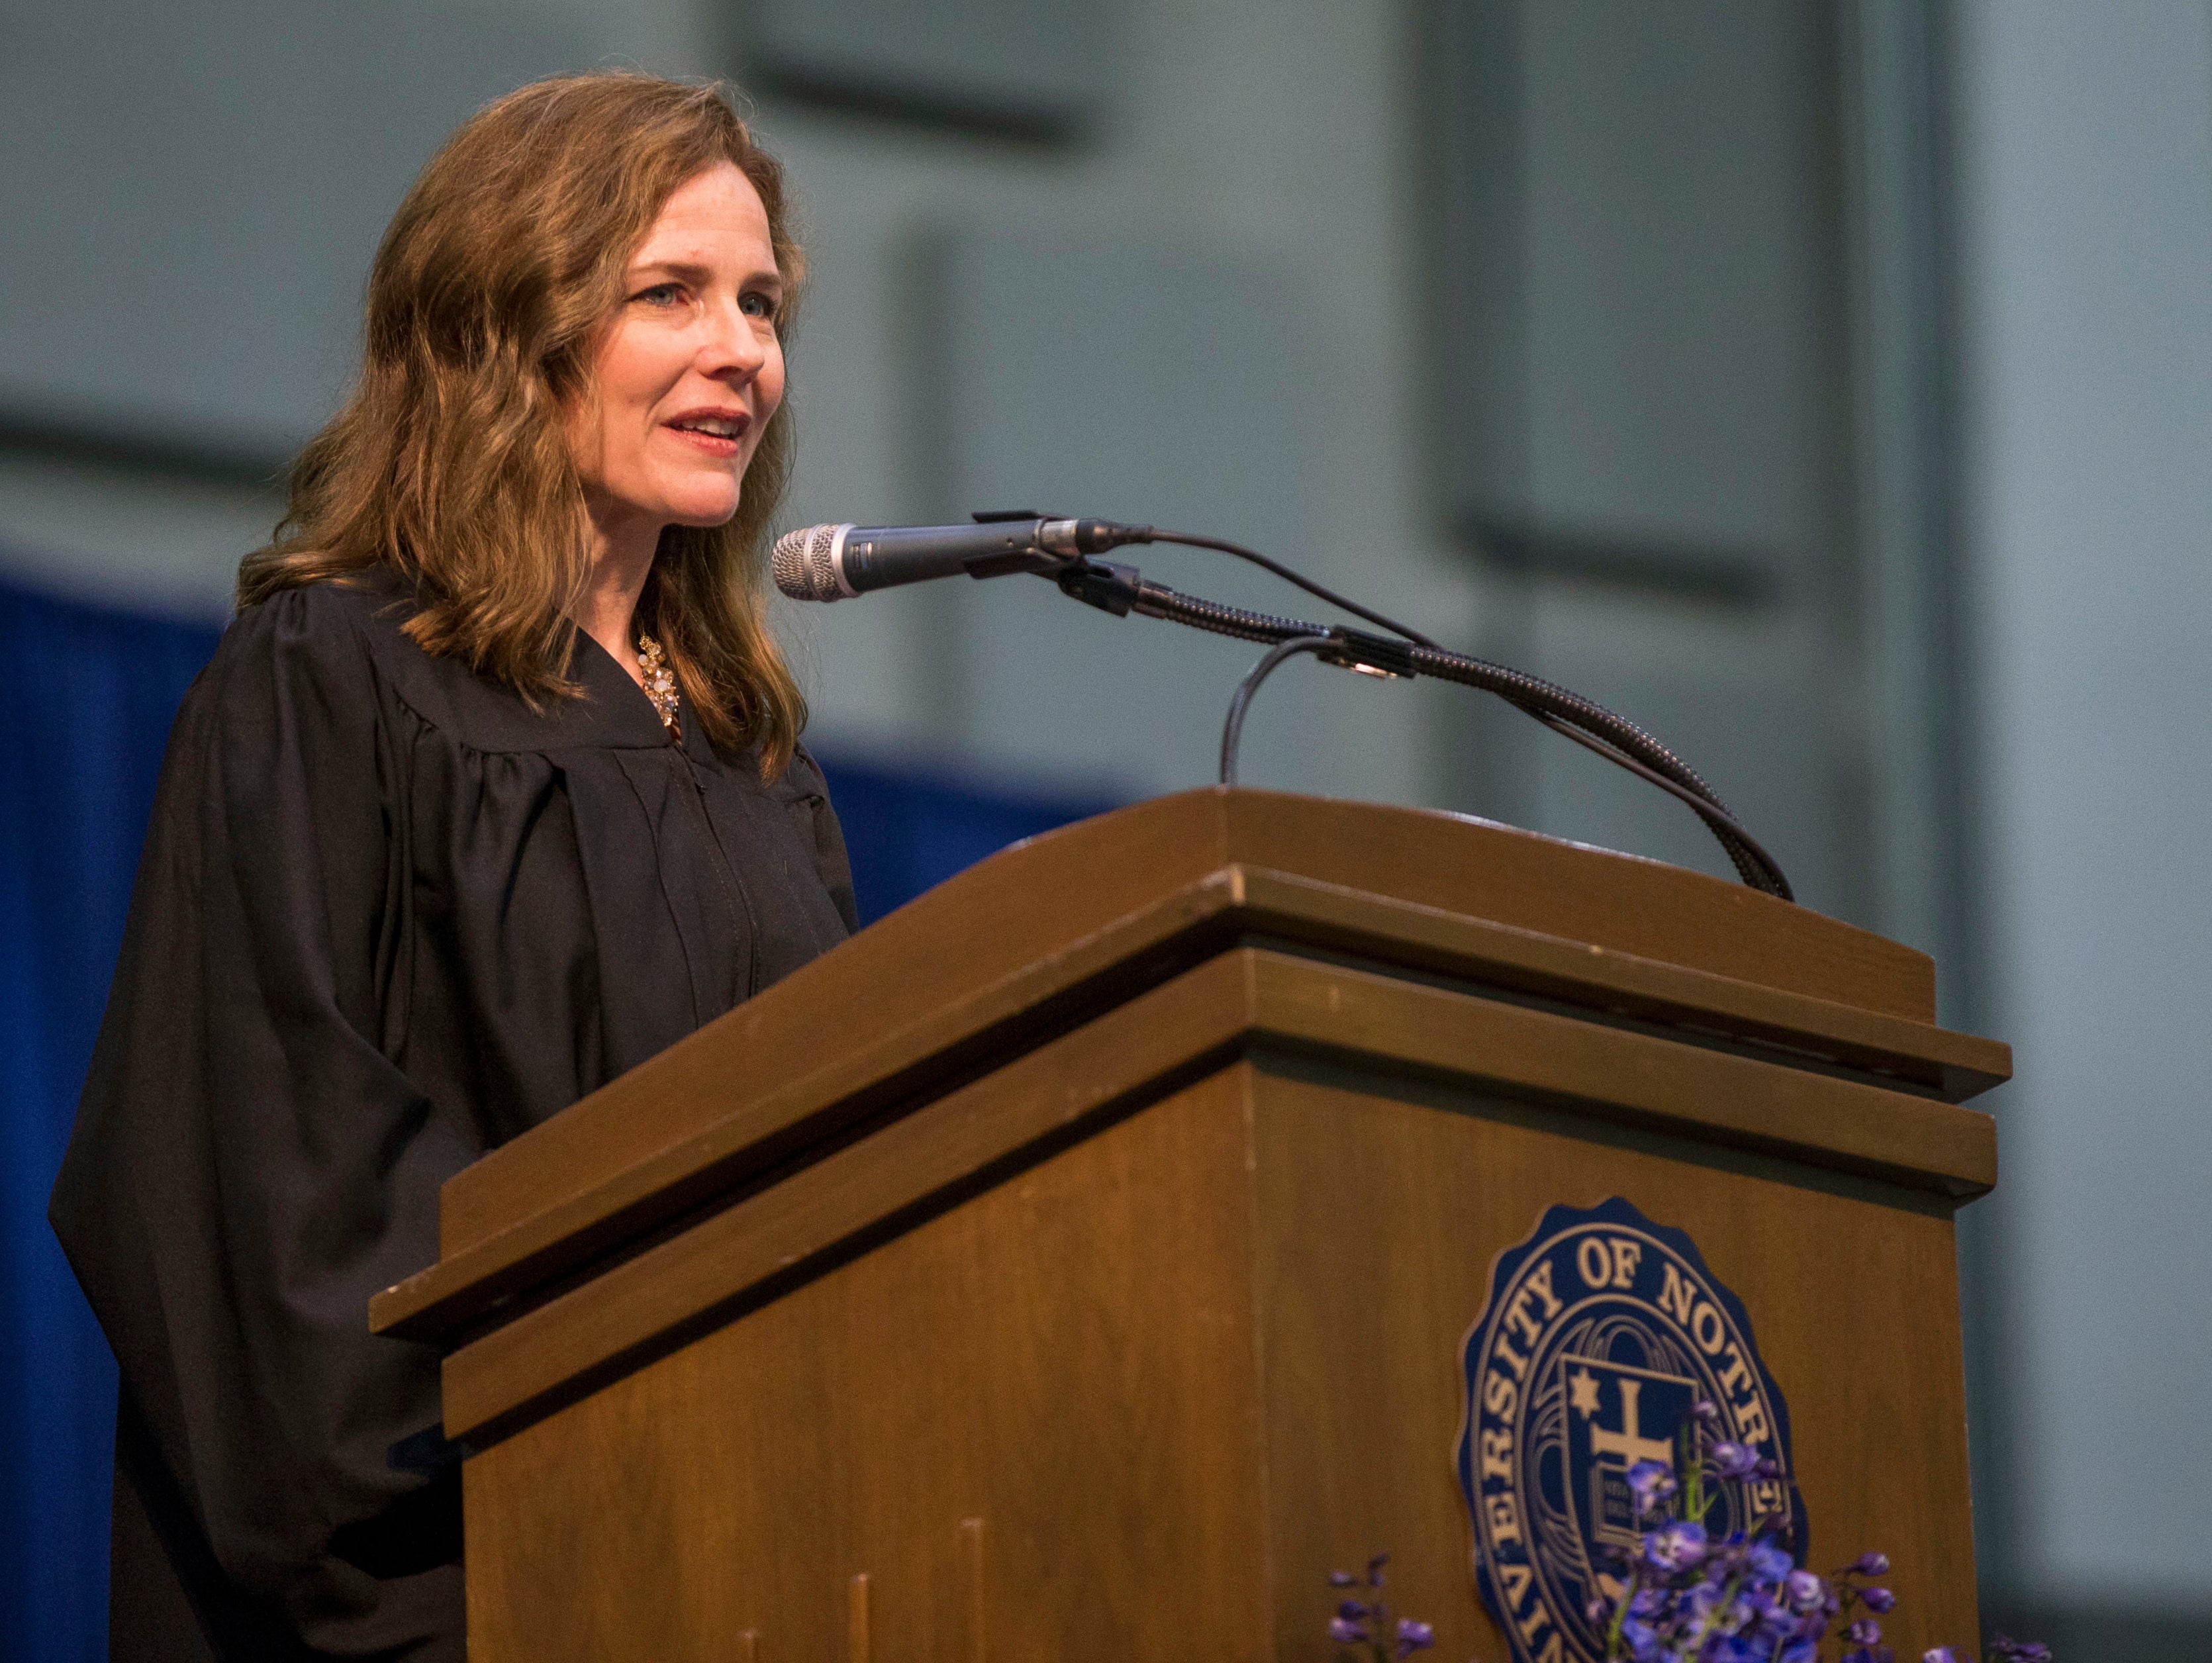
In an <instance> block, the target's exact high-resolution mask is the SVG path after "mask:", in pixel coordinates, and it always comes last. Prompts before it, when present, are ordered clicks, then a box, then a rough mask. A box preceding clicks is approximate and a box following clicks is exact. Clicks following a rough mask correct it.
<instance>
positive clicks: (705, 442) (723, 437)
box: [668, 410, 753, 456]
mask: <svg viewBox="0 0 2212 1663" xmlns="http://www.w3.org/2000/svg"><path fill="white" fill-rule="evenodd" d="M752 424H753V422H752V417H750V416H747V415H745V414H744V412H743V411H736V412H727V411H721V410H716V411H714V412H712V413H708V412H706V411H700V412H697V413H695V414H693V415H690V416H678V417H677V418H676V419H675V420H673V421H672V422H669V423H668V428H669V431H670V432H671V433H674V434H680V435H681V436H682V437H683V439H684V441H685V442H686V443H687V444H689V445H691V446H694V447H695V448H696V449H698V450H701V451H703V452H706V453H707V454H708V455H709V456H735V455H736V454H737V453H738V449H739V448H740V445H741V441H742V440H744V436H745V433H746V430H747V429H748V428H750V427H751V426H752Z"/></svg>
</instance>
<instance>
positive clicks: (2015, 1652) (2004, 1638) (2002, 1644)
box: [1990, 1634, 2051, 1663]
mask: <svg viewBox="0 0 2212 1663" xmlns="http://www.w3.org/2000/svg"><path fill="white" fill-rule="evenodd" d="M1990 1650H1991V1651H1993V1652H1995V1653H1996V1654H1997V1655H1998V1656H1999V1657H2001V1658H2002V1659H2003V1660H2005V1663H2051V1648H2050V1647H2048V1646H2046V1645H2045V1644H2043V1642H2040V1641H2037V1640H2015V1639H2014V1638H2013V1637H2012V1636H2010V1635H2004V1634H2001V1635H1999V1636H1997V1637H1996V1639H1994V1640H1992V1641H1991V1642H1990Z"/></svg>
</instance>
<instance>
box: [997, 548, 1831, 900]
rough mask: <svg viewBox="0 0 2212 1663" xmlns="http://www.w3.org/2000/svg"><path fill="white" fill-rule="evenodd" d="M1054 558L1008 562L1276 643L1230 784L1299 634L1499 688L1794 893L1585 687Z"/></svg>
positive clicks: (1100, 599)
mask: <svg viewBox="0 0 2212 1663" xmlns="http://www.w3.org/2000/svg"><path fill="white" fill-rule="evenodd" d="M1046 559H1047V560H1048V561H1049V564H1048V566H1047V567H1042V568H1039V567H1012V566H1009V567H1008V568H1007V569H1009V570H1035V571H1036V572H1037V574H1038V575H1039V576H1041V577H1049V578H1050V579H1052V580H1053V581H1054V583H1055V584H1056V585H1057V586H1059V589H1060V592H1061V593H1062V594H1064V595H1066V596H1068V597H1069V598H1071V599H1074V600H1079V601H1081V602H1083V603H1084V604H1085V605H1086V606H1095V607H1097V609H1098V610H1101V611H1103V612H1107V613H1110V614H1112V615H1113V616H1115V617H1117V618H1121V617H1127V616H1129V614H1130V613H1132V612H1134V613H1136V614H1137V615H1138V616H1140V617H1148V618H1165V619H1168V620H1170V622H1176V623H1180V624H1184V625H1186V626H1188V627H1189V628H1194V629H1204V630H1206V631H1209V632H1210V633H1212V634H1218V635H1228V636H1231V637H1233V638H1235V639H1237V640H1249V641H1255V642H1258V643H1260V644H1261V645H1262V646H1267V647H1270V648H1273V649H1276V650H1275V651H1271V652H1269V653H1268V654H1267V656H1266V657H1264V658H1263V659H1261V660H1260V662H1259V663H1258V664H1257V665H1255V666H1254V667H1253V670H1252V671H1251V673H1250V674H1249V676H1247V677H1245V679H1244V681H1243V683H1242V684H1240V685H1239V687H1238V689H1237V697H1236V699H1235V701H1233V702H1232V704H1231V714H1230V724H1229V725H1228V726H1227V727H1226V728H1225V731H1224V732H1223V735H1222V764H1221V766H1222V773H1221V779H1222V783H1223V784H1225V785H1233V784H1234V783H1236V766H1237V763H1236V756H1237V740H1238V738H1239V737H1240V735H1241V732H1242V730H1243V717H1244V713H1245V710H1246V708H1247V707H1248V706H1249V703H1250V701H1251V697H1252V695H1253V693H1254V692H1255V690H1257V689H1258V686H1259V684H1260V683H1261V680H1263V679H1264V678H1265V677H1267V675H1268V674H1269V673H1270V672H1272V671H1273V670H1274V668H1275V667H1276V665H1279V664H1280V663H1281V662H1282V661H1283V660H1284V659H1285V658H1288V657H1290V656H1291V652H1285V651H1283V650H1281V649H1284V648H1285V647H1286V646H1289V644H1290V643H1291V642H1296V643H1297V646H1296V648H1294V649H1292V650H1293V651H1295V652H1310V653H1311V654H1312V655H1313V656H1314V657H1316V658H1317V659H1320V660H1321V661H1322V663H1324V664H1332V665H1336V666H1337V667H1338V668H1340V669H1343V670H1352V671H1360V672H1362V673H1364V674H1366V675H1371V676H1383V677H1394V678H1397V677H1403V678H1411V677H1417V676H1430V677H1436V678H1437V679H1438V680H1441V681H1449V682H1456V683H1459V684H1460V685H1462V686H1463V687H1472V688H1474V689H1479V690H1480V691H1482V692H1486V693H1492V694H1495V695H1498V697H1499V698H1501V699H1504V701H1506V702H1507V703H1508V704H1510V705H1511V706H1513V707H1514V708H1516V710H1519V711H1520V712H1522V713H1523V714H1524V715H1527V716H1530V717H1533V718H1534V719H1536V720H1537V721H1540V722H1541V723H1543V724H1544V725H1545V726H1547V727H1548V728H1551V729H1553V731H1556V732H1559V733H1561V734H1564V735H1565V737H1568V738H1570V739H1572V740H1574V741H1575V742H1576V743H1577V744H1580V745H1582V746H1583V747H1584V748H1585V749H1587V750H1592V751H1595V753H1596V754H1597V755H1599V756H1602V757H1604V758H1605V759H1606V760H1607V762H1613V763H1615V764H1617V765H1618V766H1620V767H1621V768H1626V769H1627V770H1628V771H1629V772H1630V773H1632V774H1635V775H1637V776H1638V778H1640V779H1642V780H1646V781H1648V782H1649V783H1650V784H1652V785H1655V786H1658V787H1659V788H1660V789H1661V790H1662V791H1664V792H1667V793H1668V795H1669V796H1672V797H1674V798H1678V799H1680V801H1681V802H1683V803H1684V804H1687V805H1688V806H1689V808H1690V809H1691V810H1692V811H1693V812H1694V813H1696V815H1697V816H1698V817H1699V819H1700V820H1702V821H1704V822H1705V827H1706V828H1707V829H1708V830H1710V831H1711V833H1712V835H1713V836H1714V837H1715V838H1716V839H1717V841H1719V843H1720V846H1721V847H1722V848H1723V849H1725V850H1726V851H1727V852H1728V856H1729V862H1730V864H1732V865H1734V866H1735V869H1736V873H1737V875H1738V876H1739V877H1741V878H1742V880H1743V882H1744V883H1747V884H1748V885H1749V886H1750V887H1751V888H1753V889H1759V890H1761V891H1763V892H1764V893H1765V894H1767V895H1775V896H1778V897H1779V898H1780V899H1782V900H1784V901H1794V900H1795V899H1796V895H1795V894H1794V893H1793V891H1792V890H1791V889H1790V879H1789V877H1788V876H1787V875H1786V874H1785V873H1784V871H1783V870H1782V866H1781V864H1780V863H1779V862H1778V861H1777V860H1776V859H1774V857H1773V856H1772V855H1771V854H1769V853H1767V852H1766V850H1765V848H1764V847H1761V846H1760V845H1759V841H1758V840H1757V839H1755V838H1753V836H1752V835H1751V834H1750V833H1749V832H1747V831H1746V830H1745V829H1744V828H1743V827H1742V826H1741V824H1740V823H1739V822H1737V820H1736V818H1735V816H1734V815H1733V814H1731V813H1729V810H1728V807H1727V805H1726V804H1723V802H1722V801H1721V800H1720V798H1719V797H1718V795H1717V794H1716V793H1715V792H1714V791H1713V789H1712V787H1711V786H1708V785H1707V784H1706V783H1705V781H1704V780H1701V779H1699V777H1698V775H1697V774H1696V773H1695V772H1694V771H1693V770H1692V768H1690V766H1689V765H1688V764H1687V763H1686V762H1683V761H1682V760H1681V758H1680V757H1679V756H1675V755H1674V752H1673V751H1671V750H1668V749H1667V747H1666V746H1665V745H1663V744H1662V743H1660V742H1659V741H1658V740H1657V739H1656V738H1654V737H1652V736H1651V735H1650V734H1649V733H1646V732H1645V731H1644V730H1643V729H1642V728H1640V727H1638V726H1637V725H1636V724H1635V723H1633V722H1632V721H1630V720H1629V719H1627V718H1626V717H1625V716H1620V715H1616V714H1615V713H1613V712H1612V711H1610V710H1607V708H1606V707H1604V706H1602V705H1600V704H1597V703H1595V702H1593V701H1590V700H1588V699H1585V698H1583V696H1582V695H1579V694H1577V693H1573V692H1570V691H1569V690H1568V689H1565V688H1563V687H1560V686H1559V685H1557V684H1556V683H1551V682H1547V681H1544V680H1542V679H1541V677H1534V676H1530V675H1528V674H1525V673H1524V672H1522V671H1518V670H1513V669H1510V668H1508V667H1507V666H1506V665H1500V664H1492V663H1491V662H1489V661H1488V660H1486V659H1474V658H1469V657H1468V656H1467V655H1466V654H1464V653H1460V652H1450V651H1448V650H1447V649H1445V648H1443V647H1441V646H1435V645H1434V644H1432V643H1431V642H1429V641H1428V640H1426V638H1425V637H1419V636H1415V637H1413V638H1411V639H1409V640H1389V639H1388V638H1386V637H1384V636H1381V635H1370V634H1365V633H1364V631H1361V630H1357V629H1347V628H1343V627H1342V626H1340V625H1322V624H1317V623H1307V622H1303V621H1301V620H1299V619H1297V618H1285V617H1278V616H1272V615H1270V614H1268V613H1265V612H1252V611H1247V610H1244V609H1243V608H1242V607H1236V606H1225V605H1223V604H1220V603H1219V602H1218V601H1210V600H1204V599H1201V598H1199V597H1197V596H1195V595H1185V594H1182V593H1179V592H1176V590H1173V589H1170V588H1169V587H1168V586H1166V585H1164V584H1158V583H1154V582H1152V581H1151V580H1148V579H1147V578H1146V577H1145V575H1144V574H1142V573H1141V572H1139V570H1138V569H1137V568H1136V567H1133V566H1131V565H1129V564H1127V563H1126V562H1124V561H1105V560H1098V559H1095V558H1093V557H1091V556H1090V555H1072V556H1066V557H1057V556H1047V557H1046ZM977 575H979V576H980V575H983V574H980V573H979V574H977ZM1363 611H1364V609H1363ZM1407 633H1408V634H1410V632H1407Z"/></svg>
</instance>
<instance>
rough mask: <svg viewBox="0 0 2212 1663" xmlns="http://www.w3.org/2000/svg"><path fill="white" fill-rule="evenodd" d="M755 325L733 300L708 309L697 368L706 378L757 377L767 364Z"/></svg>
mask: <svg viewBox="0 0 2212 1663" xmlns="http://www.w3.org/2000/svg"><path fill="white" fill-rule="evenodd" d="M757 321H758V320H757V319H754V318H752V317H750V316H749V315H748V314H747V313H744V311H743V310H741V309H740V306H739V303H738V302H737V301H734V300H733V301H732V302H731V303H730V304H729V305H727V306H718V307H713V308H711V309H710V311H709V313H708V324H707V339H706V342H705V343H704V345H703V346H702V349H701V363H700V365H699V367H700V368H701V369H702V370H704V371H705V372H706V373H708V374H709V375H732V374H734V375H744V376H751V375H757V374H758V373H760V369H761V367H762V366H763V364H765V363H767V362H768V350H769V349H768V343H766V342H764V341H763V340H762V339H761V332H760V331H759V329H758V328H757Z"/></svg>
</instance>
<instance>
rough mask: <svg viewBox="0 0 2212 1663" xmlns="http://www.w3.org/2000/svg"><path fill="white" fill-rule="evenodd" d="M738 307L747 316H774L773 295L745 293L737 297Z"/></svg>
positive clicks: (771, 317) (772, 317)
mask: <svg viewBox="0 0 2212 1663" xmlns="http://www.w3.org/2000/svg"><path fill="white" fill-rule="evenodd" d="M738 309H739V310H741V311H742V312H744V314H745V316H746V317H748V318H767V319H774V318H775V297H774V296H773V295H769V294H758V293H755V294H745V295H743V296H741V297H740V298H739V299H738Z"/></svg>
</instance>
